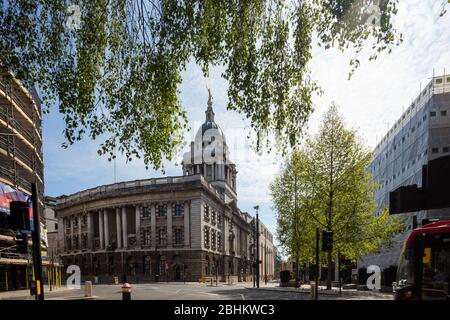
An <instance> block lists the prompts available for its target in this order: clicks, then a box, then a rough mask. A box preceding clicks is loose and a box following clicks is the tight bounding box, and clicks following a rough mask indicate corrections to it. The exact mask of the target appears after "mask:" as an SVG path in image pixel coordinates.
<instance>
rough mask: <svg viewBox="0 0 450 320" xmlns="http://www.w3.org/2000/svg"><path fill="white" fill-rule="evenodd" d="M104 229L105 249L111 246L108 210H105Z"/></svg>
mask: <svg viewBox="0 0 450 320" xmlns="http://www.w3.org/2000/svg"><path fill="white" fill-rule="evenodd" d="M103 224H104V226H103V229H104V232H105V248H107V247H108V246H109V219H108V209H103Z"/></svg>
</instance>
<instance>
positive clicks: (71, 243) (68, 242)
mask: <svg viewBox="0 0 450 320" xmlns="http://www.w3.org/2000/svg"><path fill="white" fill-rule="evenodd" d="M79 239H80V238H79V236H78V234H76V235H74V236H73V237H71V236H66V239H65V247H66V249H67V250H69V251H70V250H78V249H87V248H88V237H87V234H86V233H83V234H81V244H80V242H79Z"/></svg>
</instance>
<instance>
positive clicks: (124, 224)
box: [122, 207, 128, 249]
mask: <svg viewBox="0 0 450 320" xmlns="http://www.w3.org/2000/svg"><path fill="white" fill-rule="evenodd" d="M122 235H123V239H122V240H123V248H124V249H126V248H127V247H128V224H127V208H125V207H122Z"/></svg>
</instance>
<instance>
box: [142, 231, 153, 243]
mask: <svg viewBox="0 0 450 320" xmlns="http://www.w3.org/2000/svg"><path fill="white" fill-rule="evenodd" d="M143 238H144V239H143V243H144V246H149V245H150V244H151V234H150V230H144V231H143Z"/></svg>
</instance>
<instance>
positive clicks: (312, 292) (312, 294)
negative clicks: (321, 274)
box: [310, 281, 316, 300]
mask: <svg viewBox="0 0 450 320" xmlns="http://www.w3.org/2000/svg"><path fill="white" fill-rule="evenodd" d="M310 286H311V300H316V283H315V282H314V281H310Z"/></svg>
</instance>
